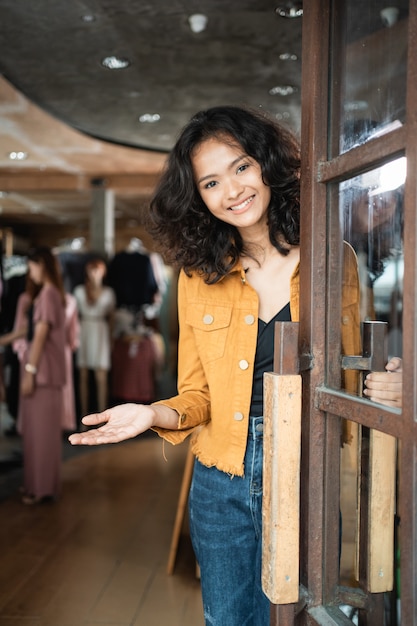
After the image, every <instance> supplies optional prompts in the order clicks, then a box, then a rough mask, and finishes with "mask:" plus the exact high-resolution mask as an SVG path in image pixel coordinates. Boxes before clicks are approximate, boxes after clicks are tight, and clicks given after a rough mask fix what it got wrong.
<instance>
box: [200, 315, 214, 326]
mask: <svg viewBox="0 0 417 626" xmlns="http://www.w3.org/2000/svg"><path fill="white" fill-rule="evenodd" d="M213 322H214V317H213V316H212V315H209V314H207V315H205V316H204V317H203V324H212V323H213Z"/></svg>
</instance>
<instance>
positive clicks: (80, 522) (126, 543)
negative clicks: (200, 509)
mask: <svg viewBox="0 0 417 626" xmlns="http://www.w3.org/2000/svg"><path fill="white" fill-rule="evenodd" d="M84 450H85V452H83V453H79V454H77V455H76V456H73V457H72V458H69V459H67V460H66V461H65V462H64V464H63V494H62V498H61V499H60V500H59V501H58V502H57V503H54V504H42V505H38V506H34V507H28V506H24V505H23V504H21V502H20V498H19V495H18V494H17V493H16V492H13V493H12V494H11V495H10V496H8V497H6V498H5V499H3V500H2V501H1V502H0V626H83V625H85V626H99V625H105V624H108V625H111V626H162V625H164V624H169V625H170V626H200V625H201V626H202V625H203V624H204V620H203V613H202V605H201V594H200V584H199V581H198V579H197V578H196V576H195V560H194V556H193V553H192V549H191V545H190V542H189V536H188V532H187V530H188V529H187V526H186V525H185V527H184V532H183V533H182V534H181V538H180V544H179V550H178V556H177V560H176V567H175V571H174V574H173V575H172V576H168V575H167V573H166V566H167V561H168V555H169V548H170V542H171V533H172V529H173V525H174V520H175V513H176V506H177V499H178V495H179V491H180V485H181V479H182V473H183V468H184V462H185V457H186V453H187V445H186V444H184V445H183V446H176V447H173V446H171V445H166V446H165V456H166V460H165V459H164V456H163V449H162V442H161V440H160V439H159V437H157V436H156V435H155V436H153V435H150V436H146V437H144V438H138V439H135V440H132V441H130V442H125V443H123V444H117V445H114V446H103V447H100V448H94V449H91V448H90V449H88V451H86V449H84Z"/></svg>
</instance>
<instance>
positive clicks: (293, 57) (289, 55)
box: [279, 52, 298, 61]
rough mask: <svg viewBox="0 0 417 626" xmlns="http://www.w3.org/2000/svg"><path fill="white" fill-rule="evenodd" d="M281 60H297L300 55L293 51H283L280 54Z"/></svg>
mask: <svg viewBox="0 0 417 626" xmlns="http://www.w3.org/2000/svg"><path fill="white" fill-rule="evenodd" d="M279 59H280V61H297V60H298V56H297V55H296V54H292V52H283V53H282V54H280V55H279Z"/></svg>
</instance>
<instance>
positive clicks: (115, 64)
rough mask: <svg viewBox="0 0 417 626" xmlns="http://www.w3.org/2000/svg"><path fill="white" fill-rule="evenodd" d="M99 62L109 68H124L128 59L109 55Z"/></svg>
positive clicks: (127, 63) (127, 64) (128, 63)
mask: <svg viewBox="0 0 417 626" xmlns="http://www.w3.org/2000/svg"><path fill="white" fill-rule="evenodd" d="M101 64H102V65H103V66H104V67H107V69H109V70H124V69H125V67H129V65H130V61H129V59H125V58H123V57H115V56H110V57H105V58H104V59H103V60H102V61H101Z"/></svg>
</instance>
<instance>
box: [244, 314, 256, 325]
mask: <svg viewBox="0 0 417 626" xmlns="http://www.w3.org/2000/svg"><path fill="white" fill-rule="evenodd" d="M254 321H255V316H254V315H246V316H245V324H248V325H249V326H250V325H251V324H253V323H254Z"/></svg>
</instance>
